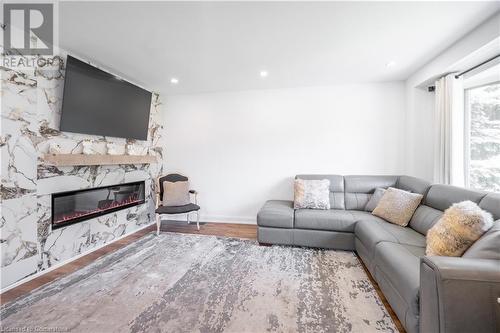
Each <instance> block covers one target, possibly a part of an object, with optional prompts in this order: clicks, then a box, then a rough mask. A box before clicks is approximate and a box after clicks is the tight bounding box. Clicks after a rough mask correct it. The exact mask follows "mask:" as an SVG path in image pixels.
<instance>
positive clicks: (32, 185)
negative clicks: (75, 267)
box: [0, 53, 164, 288]
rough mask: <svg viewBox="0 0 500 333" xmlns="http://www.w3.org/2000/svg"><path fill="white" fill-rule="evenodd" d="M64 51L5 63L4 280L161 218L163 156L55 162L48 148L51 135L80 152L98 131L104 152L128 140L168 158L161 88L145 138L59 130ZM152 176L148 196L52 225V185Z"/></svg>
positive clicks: (0, 224)
mask: <svg viewBox="0 0 500 333" xmlns="http://www.w3.org/2000/svg"><path fill="white" fill-rule="evenodd" d="M64 59H65V54H63V53H61V54H60V55H59V56H55V57H54V58H53V62H52V64H51V65H47V66H44V67H36V68H34V69H27V70H22V71H20V70H14V69H9V68H5V67H0V74H1V129H2V132H1V135H0V151H1V175H0V180H1V183H0V198H1V202H2V212H1V221H0V246H1V252H2V255H1V262H0V266H1V270H2V286H1V287H2V288H3V287H6V286H8V285H10V284H12V283H14V282H16V281H18V280H20V279H22V278H24V277H26V276H29V275H30V274H34V273H36V272H39V271H42V270H44V269H47V268H48V267H50V266H52V265H54V264H57V263H59V262H61V261H65V260H68V259H70V258H72V257H74V256H77V255H78V254H81V253H83V252H85V251H89V250H92V249H93V248H95V247H97V246H101V245H103V244H106V243H108V242H110V241H112V240H114V239H116V238H118V237H120V236H123V235H125V234H127V233H130V232H133V231H134V230H136V229H138V228H140V227H142V226H144V225H147V224H149V223H152V222H154V201H153V199H154V198H153V197H154V195H153V191H154V181H152V179H155V178H156V177H157V176H159V175H160V174H161V173H162V169H163V167H162V162H160V163H158V164H151V165H145V164H144V165H113V166H74V167H56V166H52V165H47V164H45V163H44V161H43V159H42V156H43V154H44V153H47V152H48V150H49V146H50V144H51V143H57V144H58V145H60V146H61V153H73V154H74V153H81V151H82V148H83V147H82V142H83V141H84V140H88V139H91V140H93V141H94V142H95V147H96V151H97V153H100V154H104V153H105V152H106V144H107V143H108V142H112V143H115V144H116V145H117V147H118V150H119V152H120V153H124V150H125V145H126V144H127V143H134V144H135V145H136V146H137V147H138V149H137V150H138V151H140V152H142V153H149V154H152V155H156V156H157V157H158V159H159V161H163V154H164V152H163V147H164V145H163V141H162V140H163V139H164V135H163V131H164V129H163V126H162V125H161V122H160V118H159V117H160V115H159V112H160V107H161V100H160V96H159V95H158V94H156V93H154V94H153V99H152V103H151V114H150V124H149V131H148V139H147V140H146V141H135V140H126V139H120V138H110V137H103V136H93V135H85V134H76V133H66V132H60V131H59V130H58V129H59V120H60V116H61V105H62V95H63V88H64ZM138 180H145V181H146V203H145V204H143V205H139V206H134V207H131V208H127V209H124V210H121V211H118V212H114V213H111V214H107V215H103V216H100V217H98V218H94V219H90V220H87V221H84V222H82V223H78V224H75V225H70V226H67V227H64V228H61V229H57V230H54V231H52V230H51V215H50V214H51V206H50V205H51V203H50V195H51V194H52V193H56V192H61V191H68V190H77V189H84V188H90V187H98V186H105V185H113V184H119V183H124V182H131V181H138Z"/></svg>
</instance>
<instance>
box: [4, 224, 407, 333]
mask: <svg viewBox="0 0 500 333" xmlns="http://www.w3.org/2000/svg"><path fill="white" fill-rule="evenodd" d="M161 231H165V232H179V233H186V234H199V235H214V236H224V237H236V238H245V239H252V240H257V226H256V225H252V224H232V223H200V230H197V228H196V224H190V225H188V224H187V222H185V221H163V223H162V226H161ZM151 232H156V225H153V226H150V227H148V228H145V229H142V230H140V231H137V232H135V233H133V234H131V235H129V236H127V237H124V238H122V239H120V240H118V241H116V242H114V243H111V244H108V245H106V246H104V247H102V248H100V249H98V250H96V251H94V252H92V253H90V254H87V255H85V256H83V257H81V258H78V259H76V260H74V261H72V262H70V263H68V264H66V265H64V266H62V267H59V268H57V269H55V270H53V271H50V272H47V273H46V274H44V275H42V276H39V277H37V278H34V279H33V280H31V281H28V282H25V283H23V284H21V285H19V286H17V287H15V288H12V289H10V290H8V291H6V292H4V293H2V294H1V295H0V304H1V305H3V304H5V303H8V302H11V301H13V300H15V299H16V298H18V297H20V296H23V295H25V294H27V293H29V292H31V291H32V290H34V289H36V288H38V287H41V286H43V285H44V284H47V283H49V282H51V281H54V280H56V279H58V278H60V277H63V276H65V275H68V274H70V273H72V272H74V271H76V270H78V269H80V268H82V267H84V266H86V265H88V264H90V263H92V262H93V261H95V260H96V259H98V258H100V257H102V256H104V255H106V254H109V253H112V252H114V251H116V250H118V249H121V248H122V247H125V246H126V245H128V244H130V243H132V242H134V241H136V240H137V239H139V238H141V237H143V236H144V235H146V234H148V233H151ZM360 262H361V263H362V261H361V259H360ZM363 269H364V270H365V272H366V274H367V275H368V277H369V279H370V281H371V282H372V284H373V285H374V287H375V290H376V291H377V294H378V295H379V297H380V298H381V300H382V302H383V304H384V305H385V307H386V308H387V310H388V312H389V314H390V315H391V318H392V320H393V321H394V323H395V324H396V327H397V328H398V329H399V331H400V332H406V331H405V329H404V328H403V325H401V322H400V321H399V320H398V318H397V316H396V314H395V313H394V311H393V310H392V308H391V306H390V305H389V303H388V302H387V300H386V299H385V297H384V294H383V293H382V291H381V290H380V288H379V286H378V284H377V283H376V282H375V280H374V279H373V278H372V276H371V275H370V272H368V270H367V269H366V267H365V265H364V264H363Z"/></svg>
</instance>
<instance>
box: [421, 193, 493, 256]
mask: <svg viewBox="0 0 500 333" xmlns="http://www.w3.org/2000/svg"><path fill="white" fill-rule="evenodd" d="M492 226H493V217H492V216H491V214H490V213H488V212H486V211H484V210H482V209H481V208H479V206H478V205H476V204H475V203H474V202H472V201H462V202H459V203H456V204H453V205H452V206H451V207H450V208H448V209H447V210H445V211H444V214H443V216H442V217H441V218H440V219H439V221H438V222H437V223H436V224H435V225H434V226H433V227H432V228H430V229H429V232H427V239H426V240H427V248H426V250H425V254H426V255H428V256H448V257H460V256H462V254H464V252H465V251H466V250H467V249H468V248H469V247H470V246H471V245H472V244H473V243H474V242H475V241H476V240H478V239H479V238H480V237H481V236H482V235H483V234H484V233H485V232H486V231H488V229H490V228H491V227H492Z"/></svg>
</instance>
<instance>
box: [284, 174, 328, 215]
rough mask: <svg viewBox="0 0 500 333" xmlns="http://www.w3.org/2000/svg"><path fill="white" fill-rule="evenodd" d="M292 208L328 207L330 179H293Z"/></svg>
mask: <svg viewBox="0 0 500 333" xmlns="http://www.w3.org/2000/svg"><path fill="white" fill-rule="evenodd" d="M293 208H295V209H301V208H312V209H330V181H329V180H328V179H322V180H306V179H295V186H294V203H293Z"/></svg>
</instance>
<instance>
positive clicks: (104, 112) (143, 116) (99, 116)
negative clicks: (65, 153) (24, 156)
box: [60, 56, 151, 140]
mask: <svg viewBox="0 0 500 333" xmlns="http://www.w3.org/2000/svg"><path fill="white" fill-rule="evenodd" d="M150 108H151V92H149V91H147V90H145V89H142V88H140V87H138V86H136V85H133V84H132V83H130V82H127V81H124V80H122V79H120V78H118V77H116V76H114V75H112V74H110V73H107V72H104V71H102V70H100V69H98V68H96V67H94V66H91V65H89V64H87V63H85V62H83V61H80V60H78V59H76V58H74V57H71V56H68V59H67V61H66V78H65V81H64V95H63V103H62V111H61V125H60V130H61V131H65V132H73V133H82V134H94V135H104V136H114V137H119V138H127V139H138V140H147V137H148V125H149V111H150Z"/></svg>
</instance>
